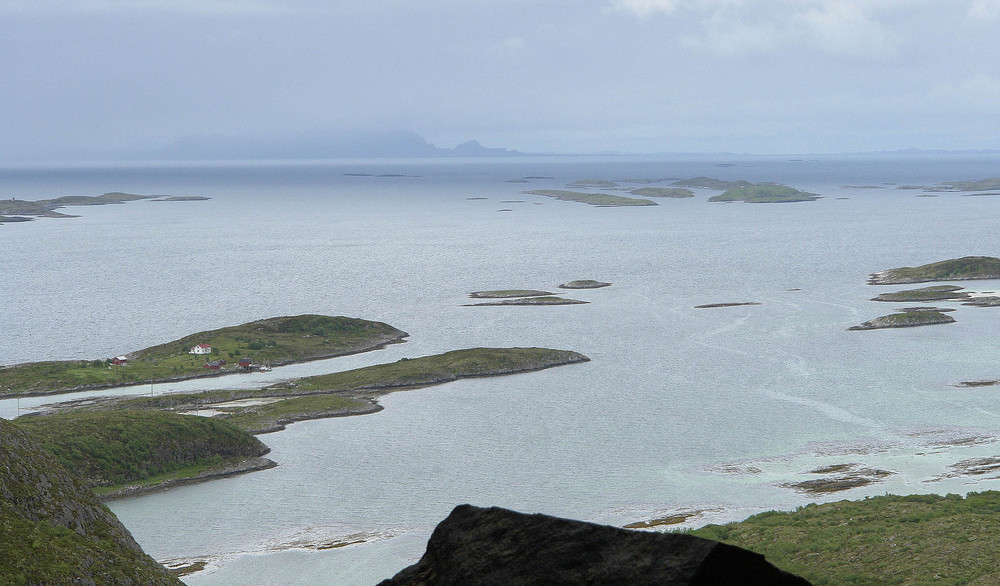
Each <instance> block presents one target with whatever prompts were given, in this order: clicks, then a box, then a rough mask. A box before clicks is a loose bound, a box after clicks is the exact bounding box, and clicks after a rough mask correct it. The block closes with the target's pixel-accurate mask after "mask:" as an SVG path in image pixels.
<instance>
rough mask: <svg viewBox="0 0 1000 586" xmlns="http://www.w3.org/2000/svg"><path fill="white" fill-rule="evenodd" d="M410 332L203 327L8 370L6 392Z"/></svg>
mask: <svg viewBox="0 0 1000 586" xmlns="http://www.w3.org/2000/svg"><path fill="white" fill-rule="evenodd" d="M406 336H408V334H407V333H406V332H404V331H402V330H398V329H396V328H394V327H392V326H390V325H388V324H385V323H381V322H374V321H367V320H363V319H355V318H349V317H331V316H324V315H297V316H286V317H274V318H268V319H262V320H257V321H254V322H250V323H246V324H242V325H239V326H231V327H226V328H220V329H217V330H209V331H204V332H198V333H196V334H191V335H189V336H185V337H183V338H181V339H179V340H174V341H173V342H167V343H166V344H160V345H158V346H153V347H150V348H145V349H143V350H138V351H135V352H131V353H128V354H124V355H122V356H119V357H115V358H113V359H104V360H64V361H49V362H32V363H27V364H19V365H14V366H6V367H2V368H0V397H5V396H6V397H10V396H14V395H29V394H33V395H40V394H52V393H61V392H70V391H79V390H89V389H98V388H107V387H112V386H122V385H133V384H146V383H154V382H164V381H176V380H184V379H190V378H196V377H201V376H215V375H219V374H228V373H235V372H243V371H245V370H246V368H241V367H240V366H239V361H241V360H244V359H247V358H249V359H250V361H251V363H255V364H269V365H271V366H278V365H281V364H289V363H293V362H303V361H307V360H319V359H322V358H332V357H335V356H343V355H346V354H356V353H359V352H365V351H368V350H374V349H376V348H381V347H383V346H385V345H386V344H391V343H393V342H399V341H401V340H402V339H403V338H405V337H406Z"/></svg>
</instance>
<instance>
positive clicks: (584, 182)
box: [566, 179, 618, 189]
mask: <svg viewBox="0 0 1000 586" xmlns="http://www.w3.org/2000/svg"><path fill="white" fill-rule="evenodd" d="M566 187H586V188H592V189H613V188H615V187H618V184H617V183H615V182H613V181H608V180H607V179H578V180H576V181H574V182H572V183H569V184H567V185H566Z"/></svg>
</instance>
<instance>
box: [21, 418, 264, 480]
mask: <svg viewBox="0 0 1000 586" xmlns="http://www.w3.org/2000/svg"><path fill="white" fill-rule="evenodd" d="M15 423H16V425H17V426H18V427H20V428H21V429H23V430H25V431H26V432H28V433H29V434H31V435H32V437H34V438H35V439H36V440H37V441H38V442H39V443H40V444H41V445H42V447H44V448H45V449H46V450H48V451H49V452H50V453H51V454H52V455H53V456H54V457H55V459H56V460H57V461H58V462H59V463H60V464H62V465H63V467H65V468H66V469H67V470H69V471H70V472H72V473H74V474H76V475H77V476H79V477H80V478H82V479H83V480H84V482H85V483H86V484H87V486H88V487H90V488H91V489H94V492H95V493H96V494H98V495H99V496H101V497H103V498H114V497H119V496H133V495H135V494H139V493H141V492H146V491H148V490H150V489H162V488H166V487H170V486H177V485H181V484H189V483H191V482H197V481H202V480H207V479H210V478H220V477H223V476H232V475H234V474H242V473H245V472H251V471H254V470H263V469H265V468H271V467H273V466H275V465H276V464H275V463H274V462H272V461H271V460H268V459H266V458H263V457H262V456H264V455H265V454H267V453H268V452H269V451H270V450H269V448H268V447H267V446H265V445H264V444H263V443H262V442H261V441H260V440H259V439H257V438H256V437H254V436H253V435H251V434H249V433H247V432H246V431H244V430H242V429H239V428H238V427H236V426H234V425H232V424H231V423H228V422H226V421H222V420H220V419H216V418H208V417H191V416H186V415H180V414H177V413H170V412H157V411H149V410H116V411H93V410H82V409H76V410H67V411H63V412H58V413H53V414H50V415H28V416H24V417H19V418H18V419H17V420H16V421H15Z"/></svg>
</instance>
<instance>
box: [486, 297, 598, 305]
mask: <svg viewBox="0 0 1000 586" xmlns="http://www.w3.org/2000/svg"><path fill="white" fill-rule="evenodd" d="M584 303H590V302H589V301H580V300H579V299H567V298H565V297H557V296H555V295H546V296H544V297H523V298H518V299H500V300H497V301H487V302H485V303H467V304H466V307H484V306H492V305H580V304H584Z"/></svg>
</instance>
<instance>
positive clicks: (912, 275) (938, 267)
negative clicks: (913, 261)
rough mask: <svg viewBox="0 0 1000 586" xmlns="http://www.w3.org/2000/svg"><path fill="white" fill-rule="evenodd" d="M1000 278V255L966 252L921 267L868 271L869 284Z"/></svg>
mask: <svg viewBox="0 0 1000 586" xmlns="http://www.w3.org/2000/svg"><path fill="white" fill-rule="evenodd" d="M976 279H1000V258H996V257H992V256H963V257H962V258H954V259H949V260H942V261H939V262H933V263H929V264H925V265H920V266H918V267H901V268H896V269H887V270H884V271H879V272H877V273H872V274H870V275H868V284H869V285H901V284H907V283H926V282H929V281H967V280H976Z"/></svg>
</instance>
